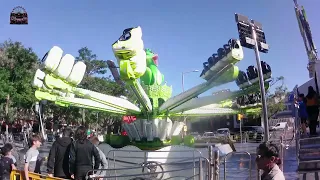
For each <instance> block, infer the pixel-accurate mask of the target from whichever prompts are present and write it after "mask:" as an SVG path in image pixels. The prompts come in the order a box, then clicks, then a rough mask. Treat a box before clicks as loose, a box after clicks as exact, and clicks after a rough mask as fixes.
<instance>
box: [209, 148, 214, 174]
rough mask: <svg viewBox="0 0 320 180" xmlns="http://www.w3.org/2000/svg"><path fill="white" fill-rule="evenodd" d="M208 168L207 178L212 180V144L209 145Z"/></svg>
mask: <svg viewBox="0 0 320 180" xmlns="http://www.w3.org/2000/svg"><path fill="white" fill-rule="evenodd" d="M208 157H209V169H208V175H209V177H208V179H209V180H214V178H213V173H214V157H213V146H209V156H208Z"/></svg>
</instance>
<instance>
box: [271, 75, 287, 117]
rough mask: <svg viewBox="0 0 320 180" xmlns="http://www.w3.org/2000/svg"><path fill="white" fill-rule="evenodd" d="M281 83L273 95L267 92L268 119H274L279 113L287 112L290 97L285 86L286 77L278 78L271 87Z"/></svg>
mask: <svg viewBox="0 0 320 180" xmlns="http://www.w3.org/2000/svg"><path fill="white" fill-rule="evenodd" d="M278 82H280V85H278V86H277V87H275V90H274V92H273V93H271V92H267V106H268V117H269V118H270V117H272V116H274V115H275V114H277V113H278V112H281V111H283V110H285V108H286V106H285V101H286V99H287V95H288V88H287V87H286V86H285V84H284V77H283V76H280V77H277V78H276V79H275V80H274V81H273V82H272V84H271V85H275V84H276V83H278Z"/></svg>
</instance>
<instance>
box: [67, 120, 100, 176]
mask: <svg viewBox="0 0 320 180" xmlns="http://www.w3.org/2000/svg"><path fill="white" fill-rule="evenodd" d="M92 157H94V165H93V158H92ZM100 164H101V159H100V155H99V152H98V150H97V148H96V147H95V146H94V145H93V144H92V143H91V142H90V141H89V140H88V139H87V129H86V128H85V127H84V126H80V127H79V128H78V129H77V130H76V133H75V141H74V142H73V143H72V144H71V148H70V161H69V167H70V174H71V178H72V179H75V180H85V179H86V175H87V172H88V171H90V170H92V167H93V169H99V166H100ZM91 174H92V173H90V174H88V175H91Z"/></svg>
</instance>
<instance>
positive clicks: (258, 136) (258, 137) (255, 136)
mask: <svg viewBox="0 0 320 180" xmlns="http://www.w3.org/2000/svg"><path fill="white" fill-rule="evenodd" d="M248 128H249V131H248V135H249V140H255V141H256V142H261V141H262V140H263V137H264V129H263V128H262V127H261V126H250V127H248Z"/></svg>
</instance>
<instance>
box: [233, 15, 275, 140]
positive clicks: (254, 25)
mask: <svg viewBox="0 0 320 180" xmlns="http://www.w3.org/2000/svg"><path fill="white" fill-rule="evenodd" d="M235 20H236V23H237V26H238V33H239V37H240V42H241V45H242V46H244V47H246V48H249V49H254V52H255V55H256V63H257V68H258V77H259V84H260V92H261V103H262V114H263V117H262V118H263V125H264V137H265V138H264V141H265V142H267V141H269V122H268V114H267V102H266V92H265V87H264V79H263V73H262V67H261V60H260V54H259V51H260V52H262V53H268V50H269V46H268V44H266V39H265V34H264V32H263V30H262V24H260V23H259V22H257V21H255V20H252V19H251V20H249V18H248V17H246V16H243V15H239V14H235Z"/></svg>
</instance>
